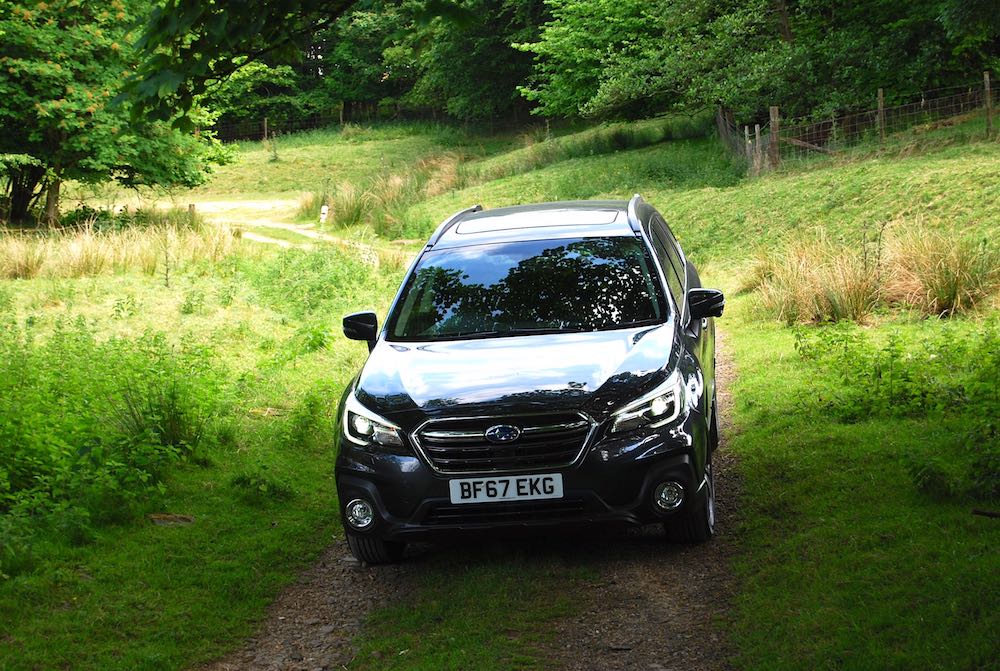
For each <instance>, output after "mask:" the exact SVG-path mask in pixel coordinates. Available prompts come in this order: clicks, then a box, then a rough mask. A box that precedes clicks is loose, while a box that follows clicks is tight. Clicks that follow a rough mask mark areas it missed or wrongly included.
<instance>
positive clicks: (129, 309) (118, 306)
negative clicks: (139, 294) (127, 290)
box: [111, 294, 138, 319]
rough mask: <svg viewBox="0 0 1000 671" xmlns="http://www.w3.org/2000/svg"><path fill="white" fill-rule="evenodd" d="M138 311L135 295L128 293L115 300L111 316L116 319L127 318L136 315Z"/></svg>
mask: <svg viewBox="0 0 1000 671" xmlns="http://www.w3.org/2000/svg"><path fill="white" fill-rule="evenodd" d="M137 311H138V305H137V304H136V302H135V296H133V295H132V294H128V295H126V296H124V297H123V298H119V299H117V300H115V303H114V305H113V306H112V307H111V316H112V317H113V318H115V319H125V318H127V317H132V316H134V315H135V313H136V312H137Z"/></svg>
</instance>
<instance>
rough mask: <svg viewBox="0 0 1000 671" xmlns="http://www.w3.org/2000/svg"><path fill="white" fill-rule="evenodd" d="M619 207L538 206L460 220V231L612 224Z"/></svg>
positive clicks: (458, 228) (478, 231) (616, 216)
mask: <svg viewBox="0 0 1000 671" xmlns="http://www.w3.org/2000/svg"><path fill="white" fill-rule="evenodd" d="M619 214H620V210H538V211H537V212H512V213H510V214H497V215H493V216H490V215H487V216H479V217H476V218H475V219H469V220H466V221H462V222H459V224H458V227H457V228H456V229H455V232H456V233H458V234H459V235H463V234H466V235H467V234H472V233H491V232H493V231H506V230H509V229H515V228H547V227H550V226H595V225H599V224H613V223H614V222H615V220H616V219H617V218H618V215H619Z"/></svg>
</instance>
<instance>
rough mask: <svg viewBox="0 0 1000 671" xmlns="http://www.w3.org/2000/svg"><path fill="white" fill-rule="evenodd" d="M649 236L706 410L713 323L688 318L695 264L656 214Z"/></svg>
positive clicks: (710, 395)
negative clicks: (695, 367)
mask: <svg viewBox="0 0 1000 671" xmlns="http://www.w3.org/2000/svg"><path fill="white" fill-rule="evenodd" d="M649 237H650V240H651V241H652V243H653V248H654V250H655V251H656V256H657V259H658V260H659V262H660V266H661V268H662V269H663V274H664V275H665V276H666V279H667V284H668V286H669V288H670V294H671V296H673V297H674V302H675V304H676V305H677V310H678V311H679V313H680V317H679V319H680V324H681V336H682V338H683V339H684V345H685V347H686V348H687V350H688V352H690V353H691V354H692V355H693V356H694V357H695V358H696V359H697V360H698V365H699V367H700V368H701V372H702V375H703V380H704V384H705V398H706V399H707V402H706V405H705V407H704V408H703V410H704V411H705V412H709V411H710V410H711V407H710V405H709V404H710V403H712V402H713V400H714V398H715V325H714V324H713V323H712V321H711V320H710V319H691V318H690V312H689V310H688V304H687V292H688V290H689V289H692V288H697V287H701V278H699V277H698V271H697V270H696V269H695V267H694V265H693V264H691V263H689V262H688V261H687V259H686V258H685V257H684V253H683V251H682V250H681V247H680V245H679V244H678V243H677V239H676V238H674V236H673V233H671V231H670V228H669V227H668V226H667V224H666V222H665V221H664V220H663V218H662V217H661V216H660V215H659V214H654V215H653V217H652V218H651V219H650V225H649Z"/></svg>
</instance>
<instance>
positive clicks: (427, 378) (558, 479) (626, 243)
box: [336, 195, 725, 563]
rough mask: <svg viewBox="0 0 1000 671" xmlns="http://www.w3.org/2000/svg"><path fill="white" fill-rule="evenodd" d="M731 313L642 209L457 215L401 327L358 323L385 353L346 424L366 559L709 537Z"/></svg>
mask: <svg viewBox="0 0 1000 671" xmlns="http://www.w3.org/2000/svg"><path fill="white" fill-rule="evenodd" d="M724 304H725V301H724V298H723V295H722V293H721V292H719V291H715V290H713V289H703V288H701V282H700V280H699V278H698V273H697V272H696V271H695V268H694V266H693V265H692V264H691V263H690V262H689V261H687V259H686V258H685V257H684V253H683V252H682V251H681V248H680V245H678V244H677V240H676V239H675V238H674V236H673V235H672V234H671V232H670V229H669V228H668V227H667V225H666V223H665V222H664V220H663V217H662V216H660V214H659V213H658V212H657V211H656V210H655V209H653V208H652V207H651V206H650V205H648V204H647V203H645V202H644V201H643V200H642V198H641V197H639V196H638V195H637V196H635V197H634V198H632V200H631V201H628V202H625V201H576V202H559V203H546V204H541V205H527V206H520V207H509V208H501V209H496V210H483V209H482V208H481V207H478V206H477V207H473V208H470V209H468V210H463V211H462V212H459V213H457V214H455V215H454V216H453V217H451V218H450V219H448V220H447V221H445V222H444V223H443V224H441V226H440V227H438V229H437V231H435V232H434V235H432V236H431V238H430V240H429V241H428V242H427V245H426V247H425V248H424V250H423V251H422V252H421V253H420V254H419V255H418V256H417V258H416V259H415V260H414V262H413V265H412V266H411V267H410V269H409V271H408V272H407V274H406V279H405V280H404V281H403V284H402V287H401V288H400V290H399V293H398V294H397V295H396V299H395V300H394V301H393V304H392V307H391V308H390V310H389V314H388V317H387V319H386V320H385V324H384V325H383V327H382V328H381V329H379V328H378V323H377V319H376V316H375V313H373V312H361V313H357V314H352V315H349V316H347V317H345V318H344V333H345V334H346V335H347V337H348V338H352V339H355V340H365V341H367V342H368V348H369V350H370V352H371V353H370V355H369V357H368V361H367V362H366V363H365V365H364V367H363V368H362V369H361V371H360V373H358V375H357V377H356V378H355V379H354V380H353V381H352V382H351V384H350V385H348V387H347V389H346V390H345V392H344V396H343V399H342V400H341V404H340V409H339V414H338V422H339V424H338V426H339V431H338V434H339V436H338V446H337V448H338V454H337V467H336V479H337V491H338V493H339V496H340V506H341V514H342V516H343V522H344V529H345V531H346V533H347V541H348V544H349V545H350V548H351V551H352V552H353V553H354V555H355V556H356V557H357V558H358V559H360V560H362V561H365V562H370V563H377V562H386V561H391V560H395V559H398V558H399V557H400V556H401V555H402V552H403V549H404V547H405V544H406V543H407V542H408V541H416V540H420V541H425V540H432V539H434V538H435V537H437V536H439V535H442V534H454V533H456V532H471V531H480V532H482V531H487V532H491V533H495V532H497V531H500V530H509V529H524V528H551V527H564V526H568V525H578V524H600V523H613V524H626V525H643V524H647V523H652V522H661V523H663V524H664V525H665V527H666V529H667V533H668V535H669V537H671V538H673V539H677V540H681V541H685V542H698V541H704V540H707V539H708V538H710V537H711V536H712V535H713V533H714V531H715V509H714V496H715V492H714V480H713V476H712V452H713V450H714V449H715V447H716V445H717V444H718V417H717V408H716V403H715V327H714V324H713V320H712V318H713V317H719V316H721V315H722V310H723V307H724Z"/></svg>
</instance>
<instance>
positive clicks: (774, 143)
mask: <svg viewBox="0 0 1000 671" xmlns="http://www.w3.org/2000/svg"><path fill="white" fill-rule="evenodd" d="M767 159H768V163H770V164H771V167H772V168H777V167H778V166H779V165H781V117H780V116H779V115H778V107H777V105H772V106H771V139H770V141H768V143H767Z"/></svg>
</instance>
